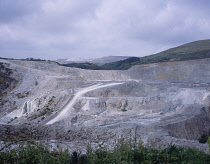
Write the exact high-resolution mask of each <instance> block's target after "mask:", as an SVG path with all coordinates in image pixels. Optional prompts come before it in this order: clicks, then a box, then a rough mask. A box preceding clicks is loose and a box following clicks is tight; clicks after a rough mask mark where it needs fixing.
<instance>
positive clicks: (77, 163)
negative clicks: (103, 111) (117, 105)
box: [0, 139, 210, 164]
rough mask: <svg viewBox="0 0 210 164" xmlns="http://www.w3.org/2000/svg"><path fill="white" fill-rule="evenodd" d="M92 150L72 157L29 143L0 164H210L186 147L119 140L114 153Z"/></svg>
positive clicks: (2, 155)
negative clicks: (159, 147)
mask: <svg viewBox="0 0 210 164" xmlns="http://www.w3.org/2000/svg"><path fill="white" fill-rule="evenodd" d="M209 140H210V139H209ZM97 147H98V148H96V149H93V148H92V147H91V145H89V146H88V147H87V153H86V154H83V155H81V154H80V153H78V152H76V151H75V152H73V153H72V154H70V153H69V151H68V150H67V149H66V150H62V149H59V150H55V149H54V150H52V151H50V150H49V148H47V147H46V146H43V145H40V144H36V143H30V144H27V145H22V146H19V147H18V148H16V149H10V148H6V149H4V152H0V163H2V164H3V163H8V164H13V163H14V164H16V163H18V164H37V163H40V164H41V163H44V164H118V163H119V164H122V163H134V164H138V163H152V164H153V163H154V164H158V163H174V164H175V163H191V164H209V161H210V155H209V154H206V153H204V152H201V151H198V150H195V149H192V148H185V147H176V146H174V145H171V146H169V147H168V148H166V149H152V148H145V147H144V146H143V145H142V142H139V143H136V141H135V142H134V141H131V140H130V141H125V140H124V139H119V140H118V141H117V143H116V144H115V145H114V147H113V150H108V149H107V146H106V144H105V143H104V142H102V143H101V144H99V145H98V146H97ZM1 151H2V150H1Z"/></svg>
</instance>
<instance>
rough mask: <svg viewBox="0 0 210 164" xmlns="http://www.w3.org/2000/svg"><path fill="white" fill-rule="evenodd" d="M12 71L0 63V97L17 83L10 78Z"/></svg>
mask: <svg viewBox="0 0 210 164" xmlns="http://www.w3.org/2000/svg"><path fill="white" fill-rule="evenodd" d="M12 73H13V72H12V70H11V69H8V68H6V67H5V64H3V63H0V97H1V96H3V95H4V94H6V93H7V91H8V90H10V89H12V88H13V87H14V85H15V83H17V81H16V80H15V79H14V78H12V77H11V75H12Z"/></svg>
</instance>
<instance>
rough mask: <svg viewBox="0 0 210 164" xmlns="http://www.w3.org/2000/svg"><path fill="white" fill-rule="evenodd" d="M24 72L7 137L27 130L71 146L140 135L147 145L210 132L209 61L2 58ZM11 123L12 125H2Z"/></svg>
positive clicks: (5, 108)
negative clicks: (80, 62)
mask: <svg viewBox="0 0 210 164" xmlns="http://www.w3.org/2000/svg"><path fill="white" fill-rule="evenodd" d="M0 62H2V63H7V64H9V65H7V67H8V68H9V69H11V70H16V71H17V73H18V74H19V75H20V77H21V78H19V83H18V84H16V87H15V88H14V89H13V90H12V91H9V93H8V94H7V96H6V97H5V98H4V100H5V101H7V102H9V103H8V104H12V102H15V106H16V108H13V109H12V110H11V107H12V105H8V104H7V105H2V108H1V109H0V110H1V115H0V116H1V117H0V122H1V123H2V125H1V126H2V130H1V132H0V133H1V136H4V135H7V134H10V135H13V136H18V135H20V134H22V133H24V134H25V135H27V136H29V137H34V138H36V139H56V140H65V141H69V142H71V143H76V142H81V143H87V142H88V141H90V140H91V141H93V142H94V141H96V140H97V136H100V137H105V138H108V140H109V141H114V139H116V136H121V135H122V136H124V137H127V138H128V137H130V136H135V137H137V138H141V139H142V140H143V141H144V143H145V144H146V145H149V146H154V147H159V146H166V145H167V144H177V145H188V146H193V147H197V148H200V149H202V150H206V145H201V144H199V143H198V141H197V139H198V138H200V137H201V136H202V135H203V134H208V133H209V131H210V71H209V70H210V59H205V60H191V61H182V62H167V63H159V64H149V65H143V66H134V67H132V68H131V69H129V70H126V71H99V70H94V71H93V70H82V69H76V68H67V67H61V66H59V65H57V64H56V63H53V62H48V63H47V62H29V61H20V60H16V61H15V60H12V61H5V60H1V61H0ZM3 124H8V125H3Z"/></svg>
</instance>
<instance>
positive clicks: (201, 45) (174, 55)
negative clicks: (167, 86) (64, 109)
mask: <svg viewBox="0 0 210 164" xmlns="http://www.w3.org/2000/svg"><path fill="white" fill-rule="evenodd" d="M204 58H210V40H200V41H195V42H191V43H188V44H184V45H181V46H178V47H175V48H171V49H169V50H166V51H163V52H160V53H157V54H154V55H150V56H145V57H141V58H138V57H131V58H128V59H125V60H120V61H117V62H112V63H107V64H104V65H102V66H98V65H95V64H91V63H71V64H64V66H67V67H76V68H82V69H93V70H96V69H97V70H126V69H129V68H131V67H132V66H134V65H141V64H150V63H159V62H167V61H183V60H195V59H204Z"/></svg>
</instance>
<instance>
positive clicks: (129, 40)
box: [0, 0, 210, 60]
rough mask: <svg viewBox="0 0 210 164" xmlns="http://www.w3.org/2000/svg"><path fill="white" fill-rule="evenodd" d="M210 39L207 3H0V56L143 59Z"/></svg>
mask: <svg viewBox="0 0 210 164" xmlns="http://www.w3.org/2000/svg"><path fill="white" fill-rule="evenodd" d="M209 38H210V0H0V57H12V58H29V57H33V58H41V59H51V60H53V59H62V58H97V57H102V56H145V55H150V54H154V53H157V52H160V51H162V50H166V49H168V48H171V47H174V46H178V45H181V44H184V43H188V42H191V41H195V40H203V39H209Z"/></svg>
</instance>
